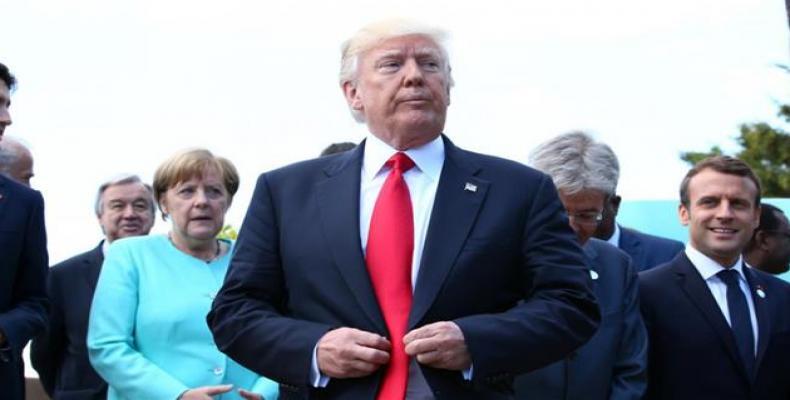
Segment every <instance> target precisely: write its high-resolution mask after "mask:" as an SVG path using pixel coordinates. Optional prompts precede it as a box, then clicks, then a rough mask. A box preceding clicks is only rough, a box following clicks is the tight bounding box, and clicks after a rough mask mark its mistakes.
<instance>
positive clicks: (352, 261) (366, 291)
mask: <svg viewBox="0 0 790 400" xmlns="http://www.w3.org/2000/svg"><path fill="white" fill-rule="evenodd" d="M364 148H365V144H364V142H363V143H361V144H360V145H359V146H357V147H356V148H355V149H354V150H352V151H349V152H347V153H345V154H344V155H342V156H338V157H337V159H336V162H335V163H333V164H331V165H329V166H327V168H326V169H325V170H324V172H325V173H326V175H327V179H326V180H324V181H321V182H319V183H318V184H317V186H316V193H317V196H318V206H319V210H320V212H319V213H320V216H321V221H320V222H321V227H322V229H323V230H324V235H325V236H326V239H327V241H328V242H329V248H330V249H331V250H332V255H333V257H334V260H335V265H336V266H337V268H338V269H339V270H340V274H341V275H342V276H343V279H344V280H345V281H346V284H347V285H348V288H349V291H350V292H351V293H352V294H353V296H354V297H355V298H356V300H357V302H358V303H359V305H360V307H361V308H362V309H363V310H364V312H365V315H366V316H367V318H368V319H369V320H370V322H371V323H372V324H373V326H376V327H377V328H378V329H379V332H380V333H382V334H384V333H386V332H387V328H386V326H385V324H384V318H383V317H382V315H381V310H380V309H379V305H378V301H376V294H375V292H374V291H373V285H372V284H371V283H370V277H369V275H368V271H367V268H366V266H365V259H364V255H363V254H362V243H361V242H360V240H359V187H360V174H361V168H362V155H363V154H364V153H363V152H364Z"/></svg>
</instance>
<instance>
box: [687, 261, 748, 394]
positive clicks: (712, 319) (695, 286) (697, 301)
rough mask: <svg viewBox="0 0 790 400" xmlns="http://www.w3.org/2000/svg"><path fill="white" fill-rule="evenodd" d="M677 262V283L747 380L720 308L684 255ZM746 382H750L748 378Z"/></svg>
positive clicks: (730, 331) (728, 326)
mask: <svg viewBox="0 0 790 400" xmlns="http://www.w3.org/2000/svg"><path fill="white" fill-rule="evenodd" d="M677 261H678V262H677V263H675V269H676V271H677V273H678V283H679V284H680V286H681V288H682V289H683V291H684V292H685V293H686V295H687V296H688V297H689V299H691V302H692V303H693V304H694V305H695V306H696V307H697V308H698V309H699V310H700V312H701V313H702V315H703V316H704V317H705V319H706V320H707V321H708V323H709V324H710V326H711V328H713V330H714V331H715V332H716V337H717V338H718V339H719V341H720V342H721V344H722V346H723V347H724V348H725V349H726V352H727V354H728V355H729V357H730V360H731V361H732V362H733V363H735V365H737V368H738V370H740V371H741V373H742V374H743V376H744V377H747V378H749V377H748V375H747V373H746V368H745V367H744V366H743V362H742V361H741V356H740V354H739V353H738V347H737V345H736V344H735V337H734V335H733V333H732V329H731V328H730V325H729V324H727V320H726V319H724V315H723V314H722V312H721V308H719V305H718V304H717V303H716V299H714V298H713V295H712V294H711V293H710V289H709V288H708V285H707V283H705V280H704V279H702V276H701V275H700V274H699V272H698V271H697V270H696V268H694V265H692V264H691V261H690V260H689V259H688V257H686V255H685V253H682V254H681V255H679V256H678V260H677ZM748 380H749V381H751V379H750V378H749V379H748Z"/></svg>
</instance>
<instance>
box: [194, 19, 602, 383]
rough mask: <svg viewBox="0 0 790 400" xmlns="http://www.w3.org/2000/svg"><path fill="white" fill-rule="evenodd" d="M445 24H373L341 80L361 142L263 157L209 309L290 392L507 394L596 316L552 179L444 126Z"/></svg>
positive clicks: (248, 360)
mask: <svg viewBox="0 0 790 400" xmlns="http://www.w3.org/2000/svg"><path fill="white" fill-rule="evenodd" d="M442 37H443V35H442V33H441V32H440V31H438V30H435V29H431V28H426V27H424V26H420V25H418V24H415V23H411V22H408V21H385V22H382V23H378V24H373V25H369V26H367V27H366V28H364V29H362V30H361V31H360V32H358V34H357V35H356V36H354V37H353V38H352V39H351V40H349V41H348V42H346V44H345V46H344V47H343V59H342V63H341V64H342V66H341V79H340V80H341V86H342V89H343V92H344V94H345V96H346V99H347V101H348V104H349V106H350V108H351V110H352V113H353V114H354V116H355V117H356V118H357V119H358V120H359V121H364V122H365V123H366V124H367V128H368V129H369V131H370V135H368V136H367V139H366V140H365V141H364V142H363V143H361V144H360V145H359V146H357V148H355V149H354V150H351V151H348V152H344V153H340V154H337V155H332V156H326V157H322V158H319V159H315V160H311V161H306V162H301V163H297V164H294V165H291V166H288V167H285V168H281V169H278V170H275V171H272V172H269V173H265V174H263V175H261V177H260V178H259V179H258V184H257V187H256V189H255V193H254V195H253V199H252V202H251V204H250V208H249V210H248V212H247V216H246V218H245V221H244V224H243V225H242V228H241V231H240V234H239V241H238V244H237V248H236V251H235V254H234V257H233V260H232V261H231V266H230V270H229V272H228V275H227V277H226V280H225V284H224V286H223V288H222V289H221V291H220V293H219V294H218V295H217V297H216V299H215V301H214V306H213V308H212V311H211V312H210V313H209V316H208V322H209V326H210V327H211V329H212V331H213V333H214V339H215V341H216V342H217V345H218V346H219V348H220V349H221V350H222V351H224V352H226V353H227V354H229V355H230V356H231V357H233V358H234V359H236V360H238V361H239V362H241V363H242V364H243V365H245V366H247V367H249V368H251V369H252V370H254V371H256V372H259V373H261V374H263V375H266V376H268V377H271V378H273V379H274V380H276V381H278V382H280V383H281V386H280V397H281V398H283V399H293V398H331V399H374V398H379V399H404V398H406V399H433V398H437V399H478V398H489V399H499V398H512V395H513V392H512V381H513V377H514V375H515V374H518V373H522V372H525V371H529V370H532V369H535V368H538V367H541V366H543V365H546V364H548V363H550V362H553V361H556V360H558V359H560V358H562V357H564V356H565V355H567V354H569V353H570V352H571V351H572V350H573V349H575V348H576V347H578V346H579V345H581V344H582V343H583V342H585V341H586V340H587V339H589V337H590V336H592V334H593V332H594V330H595V327H596V325H597V321H598V319H599V315H598V310H597V306H596V304H595V300H594V297H593V294H592V291H591V282H590V277H589V274H588V269H587V268H586V267H585V265H584V260H583V257H582V254H581V251H580V249H579V247H578V244H577V243H576V242H575V237H574V235H573V232H572V230H571V229H570V227H569V226H568V222H567V219H566V217H565V215H564V213H563V210H562V205H561V203H560V202H559V199H558V198H557V194H556V190H555V188H554V186H553V185H552V183H551V180H550V179H549V178H548V177H546V176H545V175H543V174H541V173H539V172H537V171H534V170H532V169H530V168H527V167H525V166H523V165H520V164H517V163H515V162H511V161H507V160H503V159H498V158H495V157H490V156H484V155H480V154H476V153H471V152H468V151H465V150H461V149H459V148H457V147H456V146H455V145H453V143H452V142H450V140H449V139H447V138H446V137H445V136H443V135H442V134H441V132H442V130H443V128H444V121H445V116H446V110H447V106H448V105H449V92H450V86H451V83H452V79H451V76H450V66H449V63H448V60H447V53H446V51H445V49H444V47H443V46H442V45H441V42H442V40H441V39H442Z"/></svg>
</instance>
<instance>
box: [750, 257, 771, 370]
mask: <svg viewBox="0 0 790 400" xmlns="http://www.w3.org/2000/svg"><path fill="white" fill-rule="evenodd" d="M743 272H744V275H745V276H746V281H747V282H749V289H750V291H751V293H752V301H753V303H754V313H755V315H756V316H757V331H758V332H757V335H758V338H757V358H756V361H755V364H754V365H755V369H754V370H755V373H756V372H757V371H759V370H760V362H761V361H762V359H763V356H764V355H765V349H767V348H768V342H769V340H770V338H771V335H770V333H771V320H770V317H769V315H768V295H770V293H767V294H766V293H765V283H764V282H763V281H762V279H760V277H759V276H758V275H757V274H755V273H754V272H753V271H751V270H750V269H749V268H748V267H746V266H744V268H743ZM758 291H760V293H761V294H762V296H761V295H760V293H758Z"/></svg>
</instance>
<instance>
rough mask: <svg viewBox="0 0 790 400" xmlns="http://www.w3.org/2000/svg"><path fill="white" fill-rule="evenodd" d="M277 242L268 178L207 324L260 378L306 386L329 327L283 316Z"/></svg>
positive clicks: (220, 344)
mask: <svg viewBox="0 0 790 400" xmlns="http://www.w3.org/2000/svg"><path fill="white" fill-rule="evenodd" d="M279 237H280V236H279V228H278V222H277V219H276V217H275V210H274V204H273V202H272V198H271V195H270V191H269V187H268V182H267V176H266V175H265V174H264V175H261V177H260V178H259V179H258V183H257V185H256V187H255V192H254V194H253V197H252V200H251V201H250V207H249V209H248V210H247V215H246V217H245V218H244V223H243V224H242V227H241V230H240V232H239V239H238V241H237V242H236V248H235V250H234V254H233V259H232V261H231V263H230V266H229V268H228V273H227V275H226V276H225V282H224V284H223V286H222V288H221V289H220V291H219V293H218V294H217V297H216V298H215V299H214V303H213V305H212V308H211V312H209V314H208V317H207V320H208V325H209V328H210V329H211V331H212V333H213V335H214V341H215V342H216V344H217V347H218V348H219V349H220V351H222V352H223V353H225V354H227V355H228V356H230V357H231V358H233V359H234V360H236V361H237V362H239V363H240V364H241V365H243V366H245V367H247V368H248V369H250V370H252V371H254V372H256V373H258V374H260V375H264V376H267V377H270V378H272V379H274V380H276V381H278V382H281V383H287V384H290V385H295V386H305V385H307V384H308V381H309V373H310V365H311V360H312V355H313V348H314V347H315V345H316V343H318V340H319V339H320V338H321V337H322V336H323V335H324V334H325V333H326V332H327V331H328V330H329V329H331V327H330V326H328V325H326V324H321V323H317V322H311V321H306V320H299V319H296V318H290V317H286V316H285V315H284V314H285V303H286V300H287V289H286V287H285V282H284V278H283V269H282V265H281V258H280V253H279V248H280V241H279ZM283 360H288V362H283Z"/></svg>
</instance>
